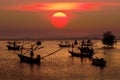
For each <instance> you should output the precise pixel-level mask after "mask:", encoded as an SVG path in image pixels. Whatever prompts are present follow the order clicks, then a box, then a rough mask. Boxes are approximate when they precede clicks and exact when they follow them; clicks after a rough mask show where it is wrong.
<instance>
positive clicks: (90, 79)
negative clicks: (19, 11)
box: [0, 40, 120, 80]
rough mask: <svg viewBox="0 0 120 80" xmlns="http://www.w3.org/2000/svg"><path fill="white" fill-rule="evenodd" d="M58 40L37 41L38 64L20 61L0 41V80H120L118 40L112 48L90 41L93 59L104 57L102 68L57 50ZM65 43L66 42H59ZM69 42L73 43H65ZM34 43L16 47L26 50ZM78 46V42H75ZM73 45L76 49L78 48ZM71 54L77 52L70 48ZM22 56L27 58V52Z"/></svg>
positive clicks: (86, 59)
mask: <svg viewBox="0 0 120 80" xmlns="http://www.w3.org/2000/svg"><path fill="white" fill-rule="evenodd" d="M60 41H61V40H41V42H42V44H41V45H40V47H41V48H38V49H35V50H34V57H36V56H37V55H41V57H42V59H41V62H40V64H28V63H24V62H20V59H19V57H18V55H17V54H19V53H20V51H10V50H8V49H7V47H6V45H7V44H8V40H4V41H2V40H1V41H0V80H120V41H119V40H118V42H117V43H116V44H115V45H114V48H113V49H104V48H103V46H104V45H103V44H102V41H101V40H92V43H93V48H94V52H95V54H94V55H93V58H96V57H98V58H104V59H105V60H106V62H107V63H106V66H105V67H99V66H94V65H92V64H91V63H92V61H91V59H89V58H83V59H81V58H80V57H72V56H71V54H70V53H69V52H68V50H71V48H60V47H59V46H58V44H59V43H60ZM62 41H66V40H62ZM67 41H69V42H70V43H73V42H74V40H67ZM35 43H36V41H35V40H34V41H33V40H25V41H23V40H19V43H18V44H19V45H23V46H24V48H26V49H29V48H31V45H34V44H35ZM78 43H81V40H78ZM78 46H79V44H78V45H76V47H78ZM74 50H75V51H79V50H78V49H77V48H74ZM23 53H24V55H26V56H30V54H29V52H28V51H27V50H24V51H23Z"/></svg>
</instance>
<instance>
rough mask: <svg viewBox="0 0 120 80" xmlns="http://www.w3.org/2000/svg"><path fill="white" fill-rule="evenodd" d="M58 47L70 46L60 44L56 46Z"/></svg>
mask: <svg viewBox="0 0 120 80" xmlns="http://www.w3.org/2000/svg"><path fill="white" fill-rule="evenodd" d="M58 45H59V46H60V47H70V45H62V44H58Z"/></svg>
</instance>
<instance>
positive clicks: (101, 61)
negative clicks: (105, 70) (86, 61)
mask: <svg viewBox="0 0 120 80" xmlns="http://www.w3.org/2000/svg"><path fill="white" fill-rule="evenodd" d="M92 64H93V65H96V66H101V67H102V66H105V65H106V61H105V60H104V59H103V58H100V59H99V58H96V59H92Z"/></svg>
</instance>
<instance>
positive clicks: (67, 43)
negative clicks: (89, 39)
mask: <svg viewBox="0 0 120 80" xmlns="http://www.w3.org/2000/svg"><path fill="white" fill-rule="evenodd" d="M58 45H59V47H70V46H71V45H70V43H69V42H68V41H65V42H62V41H61V43H60V44H58Z"/></svg>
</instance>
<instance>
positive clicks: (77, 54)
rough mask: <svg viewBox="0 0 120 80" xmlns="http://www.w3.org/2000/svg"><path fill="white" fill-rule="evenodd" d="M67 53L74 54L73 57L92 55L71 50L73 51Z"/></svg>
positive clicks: (90, 56)
mask: <svg viewBox="0 0 120 80" xmlns="http://www.w3.org/2000/svg"><path fill="white" fill-rule="evenodd" d="M69 53H70V54H71V55H72V56H75V57H89V58H92V55H89V54H87V53H85V54H84V53H83V54H81V53H76V52H73V51H69Z"/></svg>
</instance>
